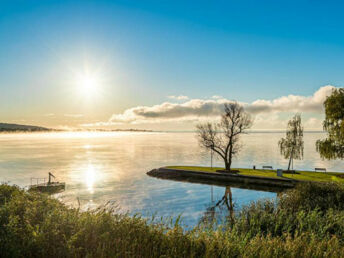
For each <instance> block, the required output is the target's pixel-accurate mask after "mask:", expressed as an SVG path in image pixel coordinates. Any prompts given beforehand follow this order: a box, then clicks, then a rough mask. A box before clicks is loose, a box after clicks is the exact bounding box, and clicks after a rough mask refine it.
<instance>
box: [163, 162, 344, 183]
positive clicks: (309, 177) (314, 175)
mask: <svg viewBox="0 0 344 258" xmlns="http://www.w3.org/2000/svg"><path fill="white" fill-rule="evenodd" d="M167 168H173V169H182V170H190V171H201V172H216V170H218V169H223V168H220V167H214V168H210V167H197V166H168V167H167ZM233 170H239V174H240V175H247V176H261V177H273V178H280V177H277V173H276V170H263V169H256V170H253V169H247V168H233ZM297 172H298V174H286V173H284V174H283V177H284V178H291V179H295V180H302V181H311V182H338V183H344V178H340V177H338V175H344V174H343V173H335V172H326V173H324V172H311V171H297Z"/></svg>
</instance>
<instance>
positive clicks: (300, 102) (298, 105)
mask: <svg viewBox="0 0 344 258" xmlns="http://www.w3.org/2000/svg"><path fill="white" fill-rule="evenodd" d="M334 88H335V87H333V86H330V85H328V86H324V87H321V88H320V89H319V90H317V91H316V92H315V93H314V94H313V95H312V96H309V97H305V96H297V95H288V96H284V97H280V98H277V99H274V100H260V99H258V100H256V101H254V102H252V103H251V104H248V105H247V110H248V111H249V112H252V113H253V114H257V113H266V112H314V113H319V112H321V111H322V110H323V103H324V101H325V99H326V97H327V96H329V95H330V94H331V92H332V90H333V89H334Z"/></svg>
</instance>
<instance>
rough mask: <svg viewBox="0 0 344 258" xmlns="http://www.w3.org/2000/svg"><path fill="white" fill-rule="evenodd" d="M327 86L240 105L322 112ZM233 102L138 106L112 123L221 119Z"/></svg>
mask: <svg viewBox="0 0 344 258" xmlns="http://www.w3.org/2000/svg"><path fill="white" fill-rule="evenodd" d="M334 88H335V87H334V86H330V85H328V86H324V87H321V88H320V89H319V90H317V91H316V92H315V93H314V94H313V95H312V96H297V95H288V96H283V97H280V98H277V99H274V100H262V99H258V100H255V101H253V102H252V103H241V104H242V105H244V107H245V108H246V110H247V111H248V112H250V113H251V114H252V115H259V114H271V113H278V112H294V113H295V112H302V113H305V112H307V113H321V112H323V102H324V100H325V99H326V97H327V96H329V95H330V94H331V92H332V90H333V89H334ZM228 102H232V101H231V100H228V99H225V98H215V99H214V98H212V99H190V100H188V101H186V102H184V103H171V102H164V103H161V104H158V105H154V106H138V107H133V108H130V109H127V110H125V111H124V112H123V113H121V114H113V115H112V116H111V118H110V119H109V123H113V124H119V123H129V124H140V123H153V122H163V121H171V120H172V121H173V120H178V121H181V120H182V121H194V120H198V119H202V118H209V117H218V116H219V115H220V114H221V112H222V111H223V104H224V103H228Z"/></svg>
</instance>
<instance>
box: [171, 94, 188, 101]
mask: <svg viewBox="0 0 344 258" xmlns="http://www.w3.org/2000/svg"><path fill="white" fill-rule="evenodd" d="M168 98H169V99H175V100H188V99H189V97H188V96H184V95H179V96H174V95H172V96H168Z"/></svg>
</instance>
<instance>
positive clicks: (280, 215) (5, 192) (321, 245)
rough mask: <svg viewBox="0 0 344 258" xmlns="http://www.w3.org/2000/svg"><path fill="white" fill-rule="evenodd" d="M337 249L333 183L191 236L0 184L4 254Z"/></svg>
mask: <svg viewBox="0 0 344 258" xmlns="http://www.w3.org/2000/svg"><path fill="white" fill-rule="evenodd" d="M343 244H344V187H343V186H342V185H339V184H335V183H323V184H314V183H313V184H310V183H309V184H302V185H300V186H298V187H297V188H295V189H293V190H290V191H288V192H286V193H285V194H283V195H281V196H280V199H279V200H278V202H277V203H276V202H273V201H263V202H257V203H253V204H252V205H250V206H248V207H246V208H244V209H243V210H242V211H241V212H240V214H237V215H236V216H235V219H234V220H228V223H225V224H224V225H222V226H218V227H212V226H209V225H200V226H198V227H196V228H195V229H193V230H190V231H185V230H183V228H182V227H181V226H180V225H178V224H175V225H172V226H167V225H166V224H163V223H161V224H154V223H151V222H149V221H147V220H145V219H142V218H140V217H137V216H136V217H135V216H134V217H130V216H128V215H119V214H115V213H114V212H113V211H111V210H107V211H106V210H97V211H94V212H80V211H79V210H78V209H70V208H67V207H66V206H64V205H63V204H62V203H60V202H59V201H58V200H55V199H53V198H50V197H48V196H47V195H43V194H38V193H28V192H25V191H23V190H21V189H19V188H17V187H14V186H8V185H1V186H0V254H1V256H2V257H33V256H34V257H85V256H87V257H238V256H240V257H342V255H343V253H344V245H343Z"/></svg>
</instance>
